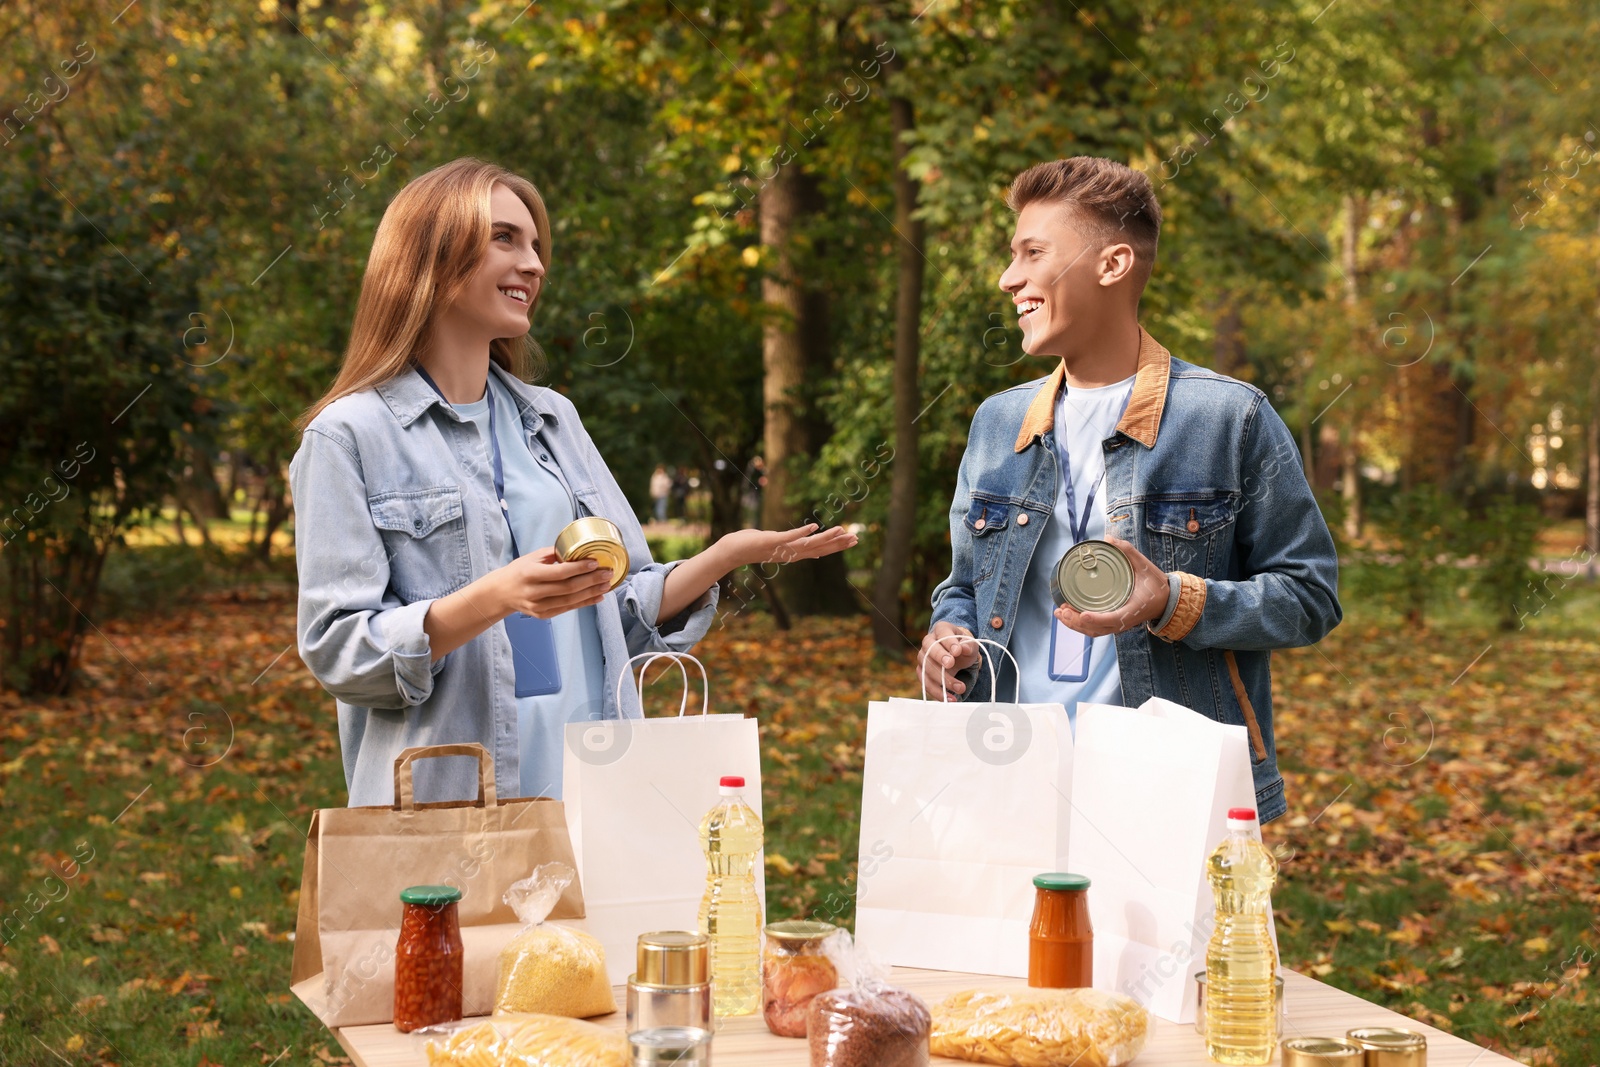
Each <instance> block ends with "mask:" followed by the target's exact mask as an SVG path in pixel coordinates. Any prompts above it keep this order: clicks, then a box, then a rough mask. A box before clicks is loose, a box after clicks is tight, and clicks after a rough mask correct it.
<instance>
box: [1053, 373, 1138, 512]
mask: <svg viewBox="0 0 1600 1067" xmlns="http://www.w3.org/2000/svg"><path fill="white" fill-rule="evenodd" d="M1062 388H1063V389H1065V388H1066V386H1065V385H1063V386H1062ZM1132 399H1133V390H1132V389H1131V388H1130V389H1129V390H1128V395H1127V396H1125V397H1123V398H1122V408H1121V410H1119V411H1118V412H1117V418H1116V422H1113V423H1112V425H1113V426H1115V425H1116V424H1117V423H1118V422H1121V421H1122V416H1123V414H1125V413H1126V412H1127V410H1128V401H1130V400H1132ZM1050 436H1051V437H1052V438H1054V437H1055V434H1054V433H1052V434H1051V435H1050ZM1051 443H1052V444H1054V441H1053V440H1052V442H1051ZM1062 451H1063V455H1062V456H1061V480H1062V484H1063V485H1064V486H1065V487H1066V490H1067V532H1068V533H1070V534H1071V535H1072V543H1073V544H1077V543H1078V542H1080V541H1082V540H1083V539H1084V536H1085V535H1086V534H1087V533H1088V532H1089V516H1091V515H1093V514H1094V494H1095V493H1096V492H1097V491H1098V490H1099V488H1100V485H1101V483H1102V482H1104V481H1105V480H1106V469H1105V467H1104V465H1102V466H1101V468H1100V477H1098V478H1096V479H1095V480H1094V484H1093V485H1091V486H1090V487H1089V496H1088V498H1087V499H1086V500H1084V502H1083V522H1081V523H1080V522H1079V521H1078V507H1077V504H1076V503H1075V502H1074V501H1073V499H1072V453H1071V450H1070V449H1063V450H1062Z"/></svg>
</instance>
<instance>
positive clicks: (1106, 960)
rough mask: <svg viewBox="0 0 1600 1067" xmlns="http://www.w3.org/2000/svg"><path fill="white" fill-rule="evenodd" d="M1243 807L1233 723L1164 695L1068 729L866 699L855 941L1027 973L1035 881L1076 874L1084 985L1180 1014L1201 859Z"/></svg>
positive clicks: (1204, 905)
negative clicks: (1087, 953) (1084, 886)
mask: <svg viewBox="0 0 1600 1067" xmlns="http://www.w3.org/2000/svg"><path fill="white" fill-rule="evenodd" d="M980 643H988V642H980ZM992 669H993V666H992V664H991V670H992ZM1254 804H1255V788H1254V783H1253V781H1252V777H1251V773H1250V757H1249V748H1248V739H1247V735H1246V732H1245V730H1244V728H1243V727H1239V726H1228V725H1224V724H1222V723H1218V722H1214V721H1212V720H1211V719H1208V718H1206V717H1205V716H1202V715H1199V714H1197V713H1195V712H1194V711H1191V710H1189V709H1188V708H1185V707H1182V706H1180V705H1178V704H1174V703H1172V702H1171V701H1167V700H1161V699H1159V698H1153V699H1151V700H1148V701H1146V702H1145V704H1144V705H1143V706H1141V707H1139V708H1136V709H1135V708H1118V707H1111V706H1108V705H1096V704H1080V705H1079V707H1078V714H1077V734H1076V736H1075V737H1074V736H1073V735H1072V732H1071V728H1070V727H1069V726H1068V723H1067V716H1066V713H1065V711H1064V710H1063V709H1062V707H1061V706H1060V705H1058V704H1051V705H1017V704H947V703H941V702H929V701H926V700H923V701H915V700H900V699H894V700H890V701H887V702H884V703H873V704H871V705H870V706H869V710H868V717H867V743H866V766H865V769H864V774H863V783H862V799H861V842H860V862H859V864H858V872H857V895H856V930H857V939H858V940H859V941H860V942H861V943H862V944H863V945H864V946H865V947H867V948H868V949H869V950H871V951H872V952H873V953H874V955H876V956H878V957H879V959H880V960H881V961H882V962H884V963H888V964H895V965H902V966H913V967H927V968H931V969H935V970H963V971H974V972H978V973H985V974H1000V975H1008V976H1013V977H1024V976H1026V975H1027V972H1028V968H1027V963H1028V926H1029V922H1030V920H1031V917H1032V910H1033V899H1034V891H1033V883H1032V880H1033V876H1034V875H1036V874H1041V873H1044V872H1046V871H1070V872H1072V873H1074V874H1081V875H1085V876H1087V877H1088V878H1089V880H1090V888H1089V893H1088V900H1089V912H1090V918H1091V922H1092V924H1093V926H1094V940H1095V950H1094V984H1095V987H1096V988H1098V989H1103V990H1107V991H1111V992H1118V993H1125V994H1127V995H1129V996H1132V997H1134V998H1135V999H1137V1000H1138V1001H1139V1002H1140V1003H1142V1004H1144V1005H1145V1006H1146V1007H1148V1008H1149V1009H1150V1010H1151V1011H1152V1012H1154V1013H1155V1014H1157V1015H1159V1016H1161V1017H1162V1018H1164V1019H1168V1020H1171V1021H1174V1022H1189V1021H1192V1019H1193V1015H1194V982H1193V974H1194V972H1195V971H1198V970H1201V969H1202V968H1203V967H1204V965H1205V946H1206V941H1207V939H1208V938H1209V937H1210V931H1211V925H1212V900H1211V887H1210V885H1209V883H1208V882H1207V881H1206V877H1205V861H1206V858H1207V857H1208V856H1209V855H1210V854H1211V851H1212V850H1213V849H1214V848H1215V847H1216V846H1217V844H1218V843H1219V842H1220V841H1221V840H1222V839H1223V838H1224V837H1225V836H1226V834H1227V825H1226V813H1227V810H1228V808H1230V807H1235V806H1239V807H1253V806H1254Z"/></svg>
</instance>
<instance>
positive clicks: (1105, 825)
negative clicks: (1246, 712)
mask: <svg viewBox="0 0 1600 1067" xmlns="http://www.w3.org/2000/svg"><path fill="white" fill-rule="evenodd" d="M1074 752H1075V755H1076V768H1075V773H1074V777H1073V782H1072V820H1071V824H1070V829H1069V835H1068V837H1069V844H1068V849H1067V854H1068V862H1069V863H1070V864H1071V868H1070V869H1071V870H1073V871H1075V872H1080V873H1083V874H1087V875H1089V876H1090V878H1091V881H1092V883H1093V884H1092V885H1091V888H1090V891H1089V917H1090V922H1091V923H1092V924H1093V926H1094V976H1095V982H1094V984H1095V986H1096V988H1099V989H1104V990H1108V991H1112V992H1118V993H1125V994H1127V995H1129V996H1131V997H1133V998H1134V999H1136V1000H1138V1001H1139V1002H1140V1003H1141V1004H1144V1005H1145V1006H1146V1007H1147V1008H1149V1009H1150V1010H1151V1011H1152V1012H1154V1013H1155V1014H1157V1015H1159V1016H1161V1017H1162V1018H1164V1019H1171V1020H1173V1021H1175V1022H1192V1021H1193V1019H1194V1003H1195V988H1194V973H1195V972H1196V971H1199V970H1203V969H1204V968H1205V951H1206V942H1207V940H1208V939H1209V938H1210V936H1211V927H1212V913H1213V904H1212V896H1211V885H1210V883H1209V882H1208V881H1207V880H1206V875H1205V864H1206V859H1207V858H1208V857H1209V856H1210V855H1211V852H1212V850H1213V849H1215V848H1216V847H1217V844H1218V843H1219V842H1221V840H1222V839H1223V838H1224V837H1226V836H1227V832H1228V831H1227V811H1228V809H1229V808H1230V807H1249V808H1253V807H1255V785H1254V781H1253V779H1252V777H1251V773H1250V755H1249V738H1248V735H1247V734H1246V731H1245V728H1244V727H1242V726H1229V725H1226V724H1224V723H1219V722H1215V721H1213V720H1211V719H1209V718H1207V717H1205V716H1203V715H1200V714H1197V713H1196V712H1193V711H1191V710H1189V709H1188V708H1186V707H1183V706H1182V705H1180V704H1175V703H1173V702H1172V701H1170V700H1163V699H1161V698H1159V697H1152V698H1151V699H1150V700H1147V701H1145V703H1144V704H1142V705H1141V706H1140V707H1139V708H1137V709H1133V708H1119V707H1113V706H1110V705H1106V704H1080V705H1079V706H1078V724H1077V736H1076V737H1075V739H1074ZM1257 834H1258V836H1259V829H1258V830H1257Z"/></svg>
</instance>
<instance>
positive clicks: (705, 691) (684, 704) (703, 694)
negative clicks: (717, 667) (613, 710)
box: [617, 652, 711, 719]
mask: <svg viewBox="0 0 1600 1067" xmlns="http://www.w3.org/2000/svg"><path fill="white" fill-rule="evenodd" d="M641 659H642V660H644V665H643V666H641V667H640V668H639V680H638V681H637V682H635V683H634V691H635V692H637V693H638V694H639V714H641V715H643V714H644V676H645V672H646V671H648V670H649V669H650V665H651V664H652V663H654V662H655V661H656V660H658V659H670V660H672V661H673V662H674V663H676V664H677V665H678V671H679V673H680V674H682V675H683V700H682V701H681V702H680V703H679V704H678V718H680V719H681V718H683V716H684V713H685V712H687V711H688V710H689V669H688V668H687V667H685V666H684V665H683V664H684V661H685V660H687V661H688V662H690V663H693V664H694V665H695V666H696V667H699V668H700V714H701V716H702V717H704V716H705V715H707V714H709V713H710V711H711V679H710V678H709V677H708V676H707V675H706V665H705V664H704V663H701V662H700V661H699V660H698V659H696V658H695V657H694V656H691V655H690V654H689V653H687V652H641V653H639V654H638V655H637V656H634V657H633V658H632V659H630V660H628V662H626V663H624V664H623V665H622V673H621V674H619V675H617V692H618V693H621V692H622V680H623V679H624V678H627V677H629V675H630V674H631V673H632V671H633V665H634V663H635V662H637V661H639V660H641ZM618 703H621V701H620V699H619V700H618Z"/></svg>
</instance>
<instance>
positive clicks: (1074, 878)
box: [1033, 871, 1089, 889]
mask: <svg viewBox="0 0 1600 1067" xmlns="http://www.w3.org/2000/svg"><path fill="white" fill-rule="evenodd" d="M1033 884H1034V885H1035V886H1037V887H1038V888H1040V889H1088V888H1089V879H1088V878H1086V877H1084V876H1083V875H1081V874H1067V873H1065V872H1063V871H1052V872H1051V873H1049V874H1036V875H1034V876H1033Z"/></svg>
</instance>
